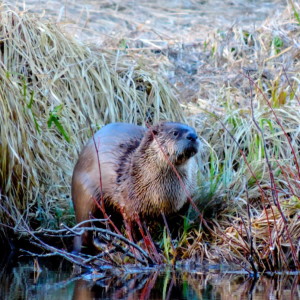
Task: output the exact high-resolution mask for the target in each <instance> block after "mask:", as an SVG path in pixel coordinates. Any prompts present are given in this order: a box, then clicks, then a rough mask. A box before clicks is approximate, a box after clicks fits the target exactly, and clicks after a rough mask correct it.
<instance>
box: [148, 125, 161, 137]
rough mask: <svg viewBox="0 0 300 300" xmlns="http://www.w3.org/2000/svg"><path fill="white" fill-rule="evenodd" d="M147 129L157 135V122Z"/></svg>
mask: <svg viewBox="0 0 300 300" xmlns="http://www.w3.org/2000/svg"><path fill="white" fill-rule="evenodd" d="M149 130H150V132H151V134H154V135H158V132H159V124H157V125H154V126H152V127H150V128H149Z"/></svg>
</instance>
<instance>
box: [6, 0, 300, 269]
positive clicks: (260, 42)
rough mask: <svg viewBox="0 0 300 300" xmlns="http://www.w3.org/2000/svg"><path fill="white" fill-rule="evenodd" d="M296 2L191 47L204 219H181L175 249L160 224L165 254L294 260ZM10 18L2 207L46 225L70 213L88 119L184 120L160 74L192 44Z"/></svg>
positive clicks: (299, 132) (285, 264) (299, 228)
mask: <svg viewBox="0 0 300 300" xmlns="http://www.w3.org/2000/svg"><path fill="white" fill-rule="evenodd" d="M297 12H299V13H300V7H299V5H298V4H296V3H295V4H293V3H292V4H290V5H288V6H287V8H286V10H285V11H284V12H282V13H281V15H277V16H274V17H273V18H270V19H268V20H266V22H265V23H264V24H263V25H262V26H260V27H259V28H257V29H255V28H252V29H251V28H250V29H249V28H247V29H245V28H241V27H237V26H234V27H232V28H230V30H227V31H225V30H223V31H220V30H216V31H214V32H212V33H211V34H210V35H209V36H208V37H207V40H206V41H205V43H202V44H201V43H200V44H197V45H196V46H195V48H194V51H198V54H199V55H198V57H201V64H199V65H197V68H198V69H197V70H196V73H195V75H193V76H190V77H192V79H193V80H191V81H192V82H193V85H194V86H197V89H196V90H197V94H195V93H194V94H193V95H192V96H191V97H189V96H187V97H185V95H190V91H189V88H188V87H185V86H184V85H180V84H179V85H177V86H178V87H179V89H180V92H181V96H182V97H183V96H184V97H185V98H188V99H190V100H192V101H191V102H190V103H189V104H187V105H186V111H188V113H187V114H188V116H189V123H190V124H192V125H194V126H195V127H196V128H197V130H198V132H199V134H200V135H201V137H202V139H203V145H204V146H203V150H204V151H203V155H202V156H203V157H202V164H201V165H200V168H199V191H198V195H197V197H196V199H195V201H196V203H197V204H198V205H199V207H200V208H201V211H203V212H204V216H206V218H207V222H208V225H209V229H208V228H207V227H205V226H202V227H201V228H200V229H198V228H189V226H188V224H186V228H184V234H183V235H182V237H181V238H180V239H179V241H178V245H177V249H176V253H173V251H174V249H172V247H170V242H169V241H167V237H166V236H165V237H164V245H165V253H166V260H167V261H169V259H171V258H172V257H173V256H178V257H181V258H184V259H186V258H196V259H197V261H199V260H200V261H204V260H205V261H209V262H222V263H235V264H238V265H241V266H243V267H245V268H246V269H250V268H252V269H254V270H255V269H257V270H259V271H264V270H278V269H289V268H291V269H295V268H299V265H297V264H298V260H299V251H300V250H299V248H300V247H299V236H300V215H299V214H300V213H299V211H300V200H299V193H300V173H299V168H298V165H299V164H300V154H299V153H300V152H299V147H300V125H299V124H300V117H299V116H300V102H299V99H298V97H299V95H300V94H299V79H300V78H299V69H300V64H299V45H298V42H297V41H298V40H299V34H300V24H299V23H300V19H299V15H297ZM2 19H3V20H5V22H2V25H1V36H4V37H6V38H5V39H3V40H2V44H0V46H1V47H0V49H1V60H0V62H1V63H2V65H3V66H4V68H2V69H1V70H0V76H1V80H2V82H3V85H1V87H0V88H1V89H2V90H1V91H0V97H2V98H3V99H1V100H2V101H1V103H3V105H2V106H0V109H1V114H0V118H1V122H2V124H5V126H1V127H0V136H1V144H0V150H1V153H3V154H4V155H3V156H2V157H1V158H0V179H1V181H2V182H3V183H2V193H3V194H5V195H6V196H7V197H8V198H4V197H3V199H4V200H5V201H2V205H1V208H2V213H3V211H5V212H6V211H8V212H9V214H10V215H12V216H13V222H10V224H11V225H12V226H16V228H17V225H18V222H17V221H18V220H20V218H25V219H26V220H27V221H28V222H30V220H31V221H32V220H33V219H34V220H37V221H38V223H37V224H38V225H37V226H42V227H44V228H45V227H51V225H57V224H58V222H60V221H64V222H66V221H67V219H68V218H72V216H73V215H72V212H71V211H69V209H70V199H69V198H67V196H68V195H69V182H70V174H71V171H72V167H73V165H74V158H75V157H76V155H77V152H78V150H79V149H80V147H81V145H82V142H83V141H84V140H85V139H86V137H87V136H88V135H90V134H91V132H90V129H89V121H88V120H87V117H86V116H87V115H88V116H89V117H90V119H91V120H92V127H93V129H95V128H97V127H99V126H101V125H102V124H104V123H107V122H111V121H116V120H122V121H127V122H133V123H144V122H145V121H146V120H148V117H149V115H150V116H151V118H152V120H153V121H155V120H157V119H158V118H160V119H173V120H175V119H176V120H178V119H183V118H184V117H183V116H182V114H181V113H180V111H181V109H179V105H178V102H177V100H176V99H175V97H174V95H173V91H172V89H170V88H169V86H168V85H167V84H166V82H165V81H163V80H162V79H161V78H159V77H158V76H157V75H155V73H156V72H157V71H158V72H161V70H162V66H161V65H160V63H162V62H166V61H168V60H170V61H169V66H170V65H172V58H174V55H173V54H172V53H174V52H176V51H177V54H180V56H181V57H183V56H184V55H188V53H187V52H184V51H185V50H184V48H183V47H182V48H180V47H179V48H176V47H177V46H176V45H172V46H170V47H168V53H167V54H166V53H165V52H164V51H162V52H161V53H159V54H155V51H153V52H149V49H147V50H145V49H141V50H140V51H137V49H134V50H132V51H131V50H130V49H126V50H124V47H120V48H118V49H116V50H115V51H114V52H112V53H108V52H106V51H101V53H99V52H97V51H96V50H91V49H90V48H87V47H85V46H84V45H81V44H79V43H78V42H75V41H73V40H70V39H69V38H66V37H65V35H63V34H62V33H61V32H60V31H59V29H58V28H57V27H56V26H54V25H51V24H50V23H49V22H48V23H47V24H45V23H44V22H41V21H40V20H39V19H37V18H36V17H32V16H30V15H29V14H26V13H25V14H22V15H20V14H18V13H15V12H5V11H2ZM116 44H118V43H116ZM29 45H30V46H29ZM118 45H120V44H118ZM114 47H115V45H114ZM172 47H173V48H172ZM156 48H157V47H155V49H150V50H156ZM178 49H179V50H178ZM130 53H132V54H130ZM145 53H146V55H145ZM157 62H158V63H157ZM176 68H177V66H176V64H174V65H173V67H171V71H174V70H176ZM171 71H170V72H171ZM247 76H248V77H250V80H249V78H247ZM189 82H190V81H189V80H187V83H189ZM177 83H178V82H177ZM31 95H32V96H31ZM251 103H253V106H251ZM50 119H52V120H53V122H52V125H51V126H50V128H49V127H48V125H47V124H48V123H49V120H50ZM68 138H69V139H70V142H67V141H66V139H68ZM70 145H71V147H70ZM273 178H274V179H273ZM53 184H55V185H53ZM272 190H273V191H274V192H273V193H272ZM5 216H6V217H3V218H2V222H8V221H9V220H7V214H6V213H5ZM10 221H11V220H10ZM52 223H53V224H52ZM196 223H197V224H196V226H198V224H199V223H198V221H197V222H196ZM202 225H203V224H202ZM251 261H253V263H252V262H251Z"/></svg>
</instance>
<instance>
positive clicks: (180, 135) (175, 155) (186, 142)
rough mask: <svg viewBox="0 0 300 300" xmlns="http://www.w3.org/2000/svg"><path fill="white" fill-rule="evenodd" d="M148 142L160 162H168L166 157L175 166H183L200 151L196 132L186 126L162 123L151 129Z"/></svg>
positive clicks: (148, 133)
mask: <svg viewBox="0 0 300 300" xmlns="http://www.w3.org/2000/svg"><path fill="white" fill-rule="evenodd" d="M147 135H148V141H150V140H151V143H152V145H151V148H152V150H154V151H155V153H156V157H157V159H158V160H163V161H166V155H167V157H168V159H169V160H170V162H171V163H173V164H174V165H181V164H184V163H185V162H186V161H188V160H189V159H190V158H191V157H192V156H194V155H195V154H196V153H197V152H198V150H199V139H198V136H197V134H196V131H195V130H194V129H193V128H192V127H190V126H188V125H185V124H181V123H175V122H162V123H159V124H157V125H154V126H152V127H150V128H149V130H148V132H147Z"/></svg>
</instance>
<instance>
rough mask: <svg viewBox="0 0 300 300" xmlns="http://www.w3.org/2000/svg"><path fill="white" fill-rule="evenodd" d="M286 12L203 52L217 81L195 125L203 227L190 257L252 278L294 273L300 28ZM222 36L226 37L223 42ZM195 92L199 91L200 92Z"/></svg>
mask: <svg viewBox="0 0 300 300" xmlns="http://www.w3.org/2000/svg"><path fill="white" fill-rule="evenodd" d="M295 10H297V11H300V8H299V5H296V4H295V5H293V7H291V6H288V7H287V9H286V10H285V11H284V12H283V13H282V14H281V15H279V16H276V17H274V18H270V19H268V20H267V21H266V22H265V23H264V24H263V26H262V27H260V28H257V29H252V31H250V30H249V31H245V30H242V29H241V28H237V27H235V28H232V29H231V30H230V32H228V33H226V32H225V33H224V34H223V36H222V37H221V36H220V35H215V37H214V38H212V39H211V40H210V41H209V42H208V44H210V46H211V47H213V48H214V49H215V52H214V53H215V54H214V55H213V56H210V57H208V58H207V62H206V63H207V65H211V64H215V65H218V66H219V68H220V70H221V71H223V72H224V74H225V76H224V79H223V80H220V81H219V82H216V84H215V85H214V86H213V85H206V86H205V85H204V86H203V87H202V88H203V89H204V88H206V89H207V90H208V91H209V94H210V96H211V99H210V100H211V101H210V102H209V103H208V102H207V101H202V99H200V100H199V101H198V103H197V105H194V106H193V108H194V111H195V109H197V110H198V112H199V115H198V116H197V115H193V116H191V118H190V119H191V122H192V123H194V126H195V127H196V128H197V129H198V131H199V133H200V135H201V136H202V137H203V140H204V144H205V151H204V152H203V153H204V154H203V155H204V158H203V162H204V165H203V166H202V169H201V171H200V172H199V192H198V197H197V199H196V201H198V204H199V207H200V208H201V209H202V212H203V213H204V214H206V216H207V220H208V225H209V229H208V228H204V227H203V226H202V227H201V228H200V230H199V231H193V232H192V235H193V242H191V243H186V244H185V247H186V248H185V251H186V250H187V252H186V255H185V256H186V257H191V256H196V257H202V259H203V260H205V259H207V260H208V261H210V262H219V263H220V262H221V263H234V264H238V265H240V266H242V267H245V268H246V269H247V268H248V269H249V270H251V269H252V270H254V271H256V272H257V271H266V270H269V271H275V270H287V269H298V270H299V269H300V264H299V258H300V249H299V237H300V168H299V165H300V151H299V150H300V102H299V72H298V70H299V67H300V64H299V56H298V54H299V49H298V48H299V46H298V44H295V41H296V40H297V38H298V37H299V34H300V27H299V24H298V21H297V19H295V14H294V11H295ZM224 36H225V37H224ZM200 93H201V91H200Z"/></svg>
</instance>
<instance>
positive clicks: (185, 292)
mask: <svg viewBox="0 0 300 300" xmlns="http://www.w3.org/2000/svg"><path fill="white" fill-rule="evenodd" d="M9 261H10V260H9V259H6V260H5V262H4V263H3V267H2V268H1V269H0V286H1V289H0V299H76V300H77V299H79V300H83V299H86V300H88V299H95V298H97V299H222V300H223V299H224V300H227V299H228V300H229V299H230V300H235V299H299V298H300V274H299V273H290V274H288V273H286V274H283V275H278V274H277V275H273V276H261V277H260V278H258V279H257V280H255V279H254V278H251V277H249V275H248V274H247V273H244V272H231V273H230V272H227V273H226V272H220V271H216V270H209V269H207V270H205V269H199V271H195V270H176V271H172V269H164V270H157V269H152V270H149V269H148V270H146V269H143V270H141V269H140V270H138V271H137V270H134V271H133V270H131V271H128V272H126V273H125V272H121V271H118V270H114V272H113V273H114V274H116V273H119V274H118V276H116V275H112V272H111V271H110V272H103V273H95V272H94V273H93V274H84V275H78V274H77V275H76V274H75V273H74V269H73V266H72V265H70V264H69V263H67V262H65V261H62V260H61V259H59V260H54V259H51V260H50V259H48V260H45V259H43V260H39V265H40V267H41V272H40V273H39V272H37V271H35V269H34V261H33V259H27V260H18V261H14V260H12V262H11V263H8V262H9Z"/></svg>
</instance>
